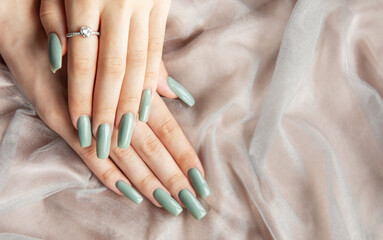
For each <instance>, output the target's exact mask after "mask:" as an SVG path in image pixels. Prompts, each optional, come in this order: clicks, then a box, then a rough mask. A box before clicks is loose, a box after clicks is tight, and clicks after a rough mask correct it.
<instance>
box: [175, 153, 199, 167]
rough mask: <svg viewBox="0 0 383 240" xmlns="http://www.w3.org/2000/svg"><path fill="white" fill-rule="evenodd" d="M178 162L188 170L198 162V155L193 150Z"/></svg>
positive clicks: (184, 154) (182, 156) (183, 155)
mask: <svg viewBox="0 0 383 240" xmlns="http://www.w3.org/2000/svg"><path fill="white" fill-rule="evenodd" d="M178 162H179V163H180V165H182V166H186V168H189V167H190V166H195V165H196V162H197V156H196V153H195V152H194V151H192V150H189V151H187V152H185V153H183V154H182V155H181V156H180V157H179V159H178Z"/></svg>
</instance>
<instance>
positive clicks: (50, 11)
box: [40, 0, 57, 21]
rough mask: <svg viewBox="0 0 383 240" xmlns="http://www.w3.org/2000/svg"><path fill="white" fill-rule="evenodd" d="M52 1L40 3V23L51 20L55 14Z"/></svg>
mask: <svg viewBox="0 0 383 240" xmlns="http://www.w3.org/2000/svg"><path fill="white" fill-rule="evenodd" d="M55 4H56V3H55V2H54V1H47V0H45V1H41V7H40V19H41V20H42V21H44V20H46V19H49V18H51V17H52V16H55V15H56V14H57V11H56V8H55Z"/></svg>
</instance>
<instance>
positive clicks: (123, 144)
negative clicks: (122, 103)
mask: <svg viewBox="0 0 383 240" xmlns="http://www.w3.org/2000/svg"><path fill="white" fill-rule="evenodd" d="M133 125H134V116H133V114H132V113H126V114H124V116H123V117H122V119H121V124H120V129H119V130H118V141H117V144H118V147H119V148H125V149H126V148H129V145H130V140H131V139H132V133H133Z"/></svg>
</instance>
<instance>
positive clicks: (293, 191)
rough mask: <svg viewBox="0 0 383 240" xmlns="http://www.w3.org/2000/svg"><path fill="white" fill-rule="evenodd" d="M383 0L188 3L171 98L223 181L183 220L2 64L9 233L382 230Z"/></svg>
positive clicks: (173, 40)
mask: <svg viewBox="0 0 383 240" xmlns="http://www.w3.org/2000/svg"><path fill="white" fill-rule="evenodd" d="M382 29H383V1H382V0H374V1H372V0H371V1H370V0H363V1H357V0H355V1H346V0H343V1H341V0H321V1H318V0H302V1H297V2H295V1H289V0H274V1H266V0H263V1H261V0H259V1H253V0H242V1H239V0H219V1H218V0H215V1H206V0H193V1H190V0H178V1H173V2H172V8H171V12H170V16H169V20H168V26H167V33H166V43H165V48H164V61H165V63H166V66H167V68H168V71H169V73H170V75H171V76H172V77H174V78H175V79H177V80H178V81H179V82H180V83H181V84H182V85H184V86H185V87H186V88H187V89H188V90H190V92H191V93H192V94H193V95H194V97H195V99H196V105H195V106H194V107H193V108H188V107H186V105H184V104H183V103H182V102H181V101H178V100H165V101H166V103H167V105H168V106H169V108H170V109H171V111H172V113H173V114H174V115H175V117H176V118H177V120H178V122H179V123H180V125H181V127H182V128H183V130H184V131H185V134H186V135H187V136H188V138H189V139H190V141H191V143H192V145H193V146H194V147H195V149H196V151H197V152H198V154H199V156H200V158H201V160H202V162H203V165H204V167H205V170H206V173H207V176H206V179H207V181H208V183H209V185H210V188H211V190H212V195H211V196H210V197H208V198H207V199H206V200H201V201H202V204H203V205H204V207H205V208H206V209H207V211H208V214H207V216H206V217H205V218H204V219H203V220H201V221H196V220H195V219H194V218H193V217H192V216H191V215H190V214H187V213H186V212H184V213H183V214H181V215H180V216H178V217H173V216H171V215H170V214H168V213H167V212H165V211H164V210H162V209H158V208H156V207H155V206H153V205H152V204H151V203H150V202H149V201H144V202H143V203H141V204H140V205H139V206H137V205H135V204H134V203H132V202H130V201H129V200H128V199H126V198H124V197H123V196H117V195H116V194H114V193H112V192H111V191H110V190H108V189H106V188H105V187H104V186H103V185H102V184H101V183H100V182H99V181H98V180H97V178H95V177H94V176H93V175H92V173H91V172H90V171H89V169H88V168H87V167H86V166H85V164H84V163H83V162H82V161H81V159H80V158H79V157H78V156H77V155H76V154H75V153H74V152H73V151H72V150H71V149H70V147H68V145H67V144H66V143H65V142H64V141H63V140H62V139H61V138H60V137H59V136H58V135H57V134H55V133H54V132H53V131H51V130H50V129H49V128H47V127H46V126H45V125H44V123H43V122H42V121H41V120H40V119H39V118H38V116H36V114H35V112H34V110H33V107H32V106H31V104H30V103H29V101H28V100H27V99H26V98H25V97H24V95H23V94H22V92H21V91H20V90H19V89H18V88H17V86H16V85H15V83H14V81H13V80H12V78H11V76H10V74H9V72H8V70H7V68H6V67H5V66H2V67H1V70H0V97H1V101H0V176H1V177H0V191H1V192H0V232H2V233H1V234H0V238H1V239H342V240H343V239H383V100H382V94H383V32H382Z"/></svg>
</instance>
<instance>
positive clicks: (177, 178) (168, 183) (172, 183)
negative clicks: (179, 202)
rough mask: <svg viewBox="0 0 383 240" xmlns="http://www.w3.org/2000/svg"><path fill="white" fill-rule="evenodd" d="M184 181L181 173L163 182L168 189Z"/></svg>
mask: <svg viewBox="0 0 383 240" xmlns="http://www.w3.org/2000/svg"><path fill="white" fill-rule="evenodd" d="M184 181H185V176H184V175H183V174H181V173H176V174H174V175H173V176H171V177H169V178H167V179H166V180H165V185H166V186H168V187H175V186H178V185H179V184H182V183H183V182H184Z"/></svg>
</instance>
